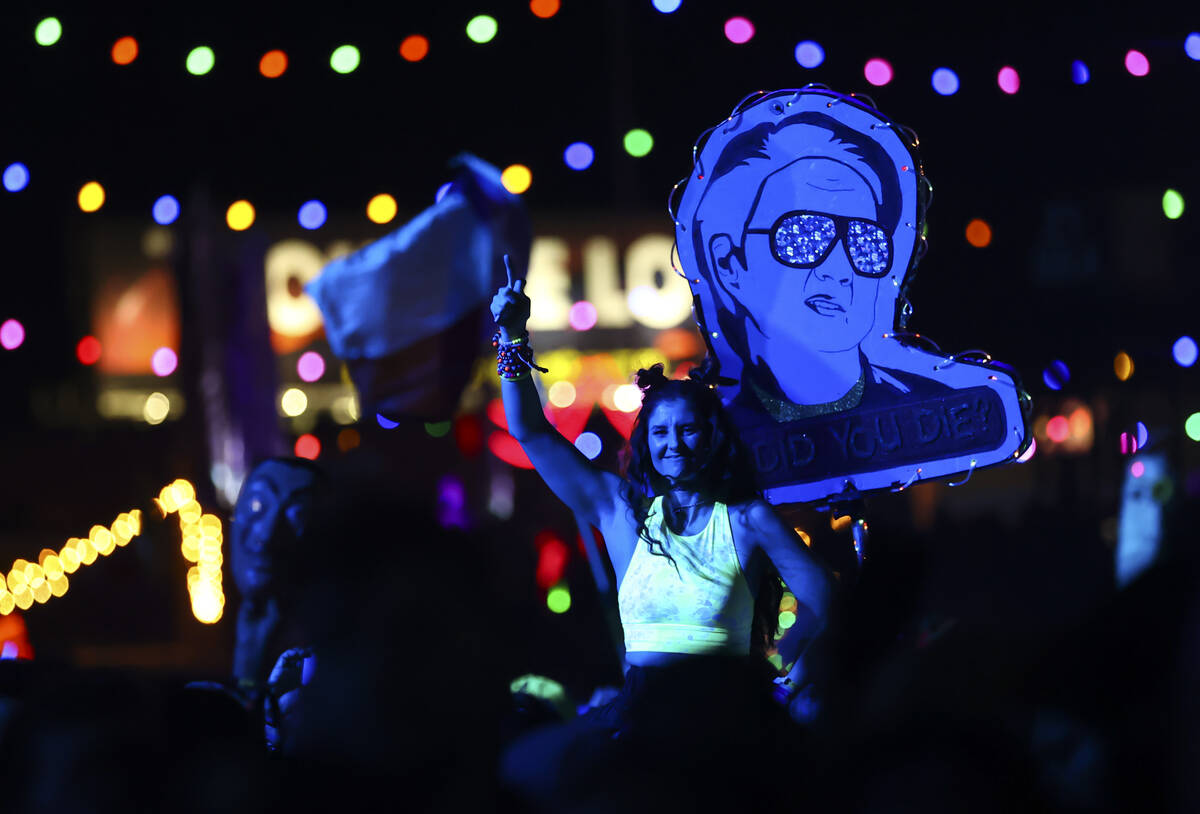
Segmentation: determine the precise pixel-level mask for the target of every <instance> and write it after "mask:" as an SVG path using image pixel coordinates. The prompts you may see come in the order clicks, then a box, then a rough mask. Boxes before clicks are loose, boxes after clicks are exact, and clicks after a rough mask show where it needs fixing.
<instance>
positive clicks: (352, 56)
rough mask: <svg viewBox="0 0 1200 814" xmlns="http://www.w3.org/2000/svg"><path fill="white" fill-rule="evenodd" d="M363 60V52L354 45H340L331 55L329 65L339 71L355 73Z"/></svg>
mask: <svg viewBox="0 0 1200 814" xmlns="http://www.w3.org/2000/svg"><path fill="white" fill-rule="evenodd" d="M360 62H362V54H360V53H359V52H358V49H357V48H355V47H354V46H353V45H339V46H338V47H337V48H334V49H333V53H332V54H330V55H329V67H330V68H333V70H335V71H336V72H337V73H341V74H347V73H353V72H354V70H355V69H356V68H358V66H359V63H360Z"/></svg>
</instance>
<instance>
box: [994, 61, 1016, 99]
mask: <svg viewBox="0 0 1200 814" xmlns="http://www.w3.org/2000/svg"><path fill="white" fill-rule="evenodd" d="M996 84H997V85H999V86H1000V90H1002V91H1004V92H1005V93H1007V94H1008V95H1010V96H1011V95H1012V94H1014V93H1016V92H1017V91H1019V90H1020V89H1021V75H1020V74H1019V73H1017V69H1016V68H1012V67H1009V66H1008V65H1005V66H1004V67H1003V68H1001V69H1000V72H999V73H997V74H996Z"/></svg>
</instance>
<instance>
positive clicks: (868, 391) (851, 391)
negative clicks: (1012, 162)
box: [673, 89, 1028, 501]
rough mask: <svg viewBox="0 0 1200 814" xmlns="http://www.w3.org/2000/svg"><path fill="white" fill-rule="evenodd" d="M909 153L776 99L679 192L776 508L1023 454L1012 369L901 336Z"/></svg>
mask: <svg viewBox="0 0 1200 814" xmlns="http://www.w3.org/2000/svg"><path fill="white" fill-rule="evenodd" d="M916 150H917V144H916V137H915V136H914V135H913V134H912V133H911V131H909V130H907V129H905V128H903V127H901V126H900V125H897V124H896V123H894V122H892V121H890V120H889V119H887V118H886V117H884V116H883V114H881V113H880V112H879V111H878V110H876V109H875V108H874V107H872V106H871V105H869V104H866V103H864V102H863V101H862V100H861V99H856V98H853V97H848V96H843V95H841V94H838V93H834V92H833V91H829V90H825V89H801V90H783V91H775V92H773V93H763V94H759V95H756V96H754V97H751V98H749V99H748V100H746V101H745V102H743V103H742V104H740V105H739V106H738V109H737V110H735V111H734V113H733V115H731V116H730V117H729V118H728V119H726V120H725V121H723V122H721V123H720V124H718V125H717V126H716V127H714V128H712V129H711V130H709V131H708V132H706V133H705V134H704V135H703V136H702V137H701V139H700V141H699V142H698V143H697V147H696V151H695V153H694V157H695V161H694V166H693V169H692V172H691V173H689V175H688V177H687V179H686V180H684V181H683V182H682V183H681V184H680V185H679V186H678V187H677V194H678V205H677V207H676V208H674V209H673V214H674V215H675V236H676V247H677V249H678V254H679V261H680V266H681V267H682V270H683V273H684V274H686V276H687V279H688V282H689V284H690V285H691V290H692V294H693V295H694V302H695V311H696V317H697V321H698V323H699V324H700V327H701V330H702V332H703V336H704V338H705V341H706V342H707V343H708V347H709V355H710V357H712V358H714V359H715V361H716V363H717V365H716V367H717V369H718V373H719V376H720V377H721V379H722V388H721V391H720V392H721V396H722V398H723V399H724V401H725V403H726V405H727V406H728V407H729V408H730V410H731V415H733V417H734V419H735V422H736V423H737V425H738V428H739V431H740V432H741V434H742V437H743V440H745V441H746V443H747V446H748V447H749V448H750V450H751V455H752V457H753V458H754V461H755V467H756V469H757V471H758V474H759V485H760V486H761V487H762V488H763V489H764V493H765V494H766V495H767V497H768V498H769V499H772V500H776V501H780V500H786V501H791V500H798V501H805V500H819V499H823V498H827V497H830V496H831V495H834V494H840V493H845V491H846V490H851V491H855V490H857V491H868V490H871V489H879V488H885V487H902V486H906V485H908V484H911V483H913V482H914V481H915V480H917V479H927V478H931V477H939V476H942V475H949V474H954V473H962V472H969V471H973V470H974V469H975V468H976V467H981V466H988V465H991V464H996V463H1001V462H1004V461H1006V460H1011V459H1013V458H1014V457H1015V455H1016V454H1017V453H1018V452H1019V451H1020V450H1022V449H1023V448H1024V441H1025V438H1026V437H1027V434H1028V428H1027V426H1026V424H1027V412H1028V410H1027V407H1028V403H1027V397H1026V396H1025V395H1024V394H1023V391H1021V390H1020V386H1019V383H1018V382H1017V381H1016V379H1015V378H1014V377H1013V376H1012V375H1011V373H1010V372H1009V371H1008V370H1007V369H1005V368H1002V367H1000V366H999V365H995V364H991V363H990V361H989V362H981V361H979V360H978V359H969V360H968V359H952V358H948V355H947V354H943V353H938V352H934V351H931V350H926V349H925V348H924V347H921V346H920V345H919V344H918V343H917V342H916V341H915V340H906V339H903V338H902V336H903V335H902V331H903V328H904V325H903V319H902V318H901V317H900V315H901V314H907V311H908V308H907V302H906V301H905V300H904V299H903V296H904V292H905V288H906V284H907V282H908V278H909V275H910V274H911V273H912V271H913V269H914V268H915V266H916V260H917V258H918V257H919V253H918V251H917V249H918V247H919V246H920V245H921V242H922V240H923V238H922V232H923V228H924V208H925V206H926V205H927V202H928V192H929V189H930V187H929V184H928V182H927V181H926V180H925V178H924V174H923V169H922V166H921V162H920V159H919V157H918V155H917V152H916ZM673 202H674V201H673ZM985 305H987V304H985ZM964 307H966V304H964Z"/></svg>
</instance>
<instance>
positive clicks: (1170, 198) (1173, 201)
mask: <svg viewBox="0 0 1200 814" xmlns="http://www.w3.org/2000/svg"><path fill="white" fill-rule="evenodd" d="M1162 208H1163V214H1164V215H1166V216H1167V217H1168V218H1169V219H1171V220H1179V218H1181V217H1183V196H1182V195H1180V194H1179V192H1178V191H1176V190H1174V189H1168V190H1167V191H1166V192H1164V193H1163V197H1162Z"/></svg>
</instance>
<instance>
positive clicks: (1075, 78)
mask: <svg viewBox="0 0 1200 814" xmlns="http://www.w3.org/2000/svg"><path fill="white" fill-rule="evenodd" d="M1091 78H1092V74H1091V71H1089V70H1088V66H1087V63H1085V62H1084V61H1083V60H1079V59H1077V60H1075V61H1074V62H1072V63H1071V81H1072V82H1074V83H1075V84H1076V85H1086V84H1087V83H1088V80H1089V79H1091Z"/></svg>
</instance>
